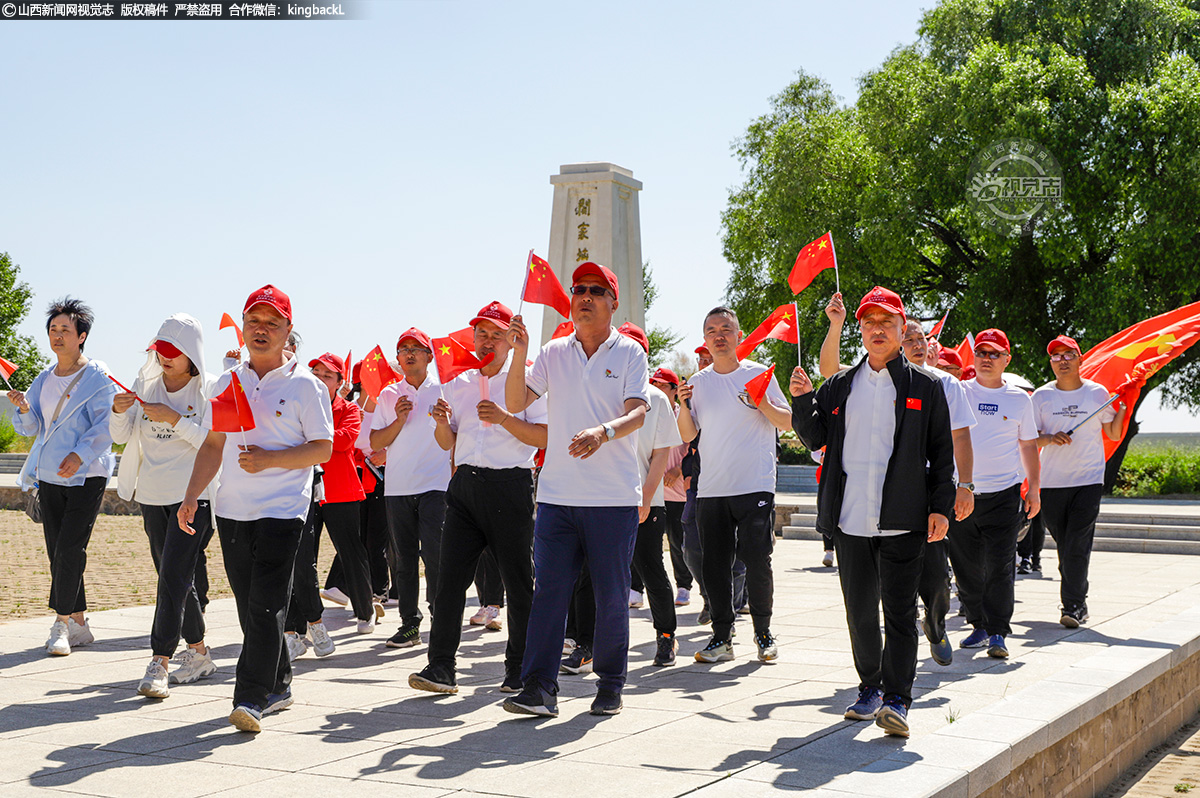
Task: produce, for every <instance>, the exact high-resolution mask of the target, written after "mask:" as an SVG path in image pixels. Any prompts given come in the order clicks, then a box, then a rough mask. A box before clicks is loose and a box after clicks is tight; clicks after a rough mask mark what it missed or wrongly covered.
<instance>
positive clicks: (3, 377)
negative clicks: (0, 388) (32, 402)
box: [0, 371, 15, 391]
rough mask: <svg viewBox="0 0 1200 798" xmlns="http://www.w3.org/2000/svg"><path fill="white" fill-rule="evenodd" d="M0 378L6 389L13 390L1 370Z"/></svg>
mask: <svg viewBox="0 0 1200 798" xmlns="http://www.w3.org/2000/svg"><path fill="white" fill-rule="evenodd" d="M0 380H4V387H5V388H7V389H8V390H10V391H12V390H15V389H14V388H13V387H12V386H11V385H9V384H8V377H5V376H4V372H3V371H0Z"/></svg>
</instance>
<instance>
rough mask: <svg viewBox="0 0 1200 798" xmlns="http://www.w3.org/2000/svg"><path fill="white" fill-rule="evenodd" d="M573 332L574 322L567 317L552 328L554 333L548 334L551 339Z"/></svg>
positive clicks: (563, 336)
mask: <svg viewBox="0 0 1200 798" xmlns="http://www.w3.org/2000/svg"><path fill="white" fill-rule="evenodd" d="M573 332H575V322H573V321H571V320H570V319H567V320H566V321H564V322H563V323H562V324H560V325H558V326H557V327H555V328H554V335H551V336H550V340H551V341H553V340H554V339H555V338H566V337H567V336H568V335H570V334H571V333H573Z"/></svg>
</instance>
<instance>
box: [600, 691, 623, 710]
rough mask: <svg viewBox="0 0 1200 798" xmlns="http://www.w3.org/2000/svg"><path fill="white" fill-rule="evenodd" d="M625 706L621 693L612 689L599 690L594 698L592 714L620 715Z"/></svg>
mask: <svg viewBox="0 0 1200 798" xmlns="http://www.w3.org/2000/svg"><path fill="white" fill-rule="evenodd" d="M623 706H625V705H624V703H623V702H622V701H621V694H620V693H616V692H613V691H612V690H597V691H596V697H595V698H594V699H592V714H593V715H619V714H621V707H623Z"/></svg>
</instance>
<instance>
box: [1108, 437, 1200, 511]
mask: <svg viewBox="0 0 1200 798" xmlns="http://www.w3.org/2000/svg"><path fill="white" fill-rule="evenodd" d="M1178 493H1200V449H1194V448H1190V447H1189V448H1184V447H1179V446H1176V445H1172V444H1169V445H1158V446H1138V447H1134V446H1131V447H1130V451H1129V453H1128V454H1126V455H1125V461H1124V462H1123V463H1121V472H1120V473H1119V474H1118V475H1117V484H1116V485H1115V486H1113V495H1115V496H1127V497H1131V498H1132V497H1139V496H1161V495H1164V494H1178Z"/></svg>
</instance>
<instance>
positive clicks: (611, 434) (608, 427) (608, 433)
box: [604, 424, 617, 441]
mask: <svg viewBox="0 0 1200 798" xmlns="http://www.w3.org/2000/svg"><path fill="white" fill-rule="evenodd" d="M604 437H605V438H607V439H608V440H610V441H611V440H612V439H613V438H615V437H617V431H616V430H615V429H613V425H612V424H605V425H604Z"/></svg>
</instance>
